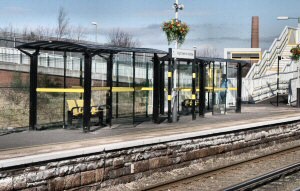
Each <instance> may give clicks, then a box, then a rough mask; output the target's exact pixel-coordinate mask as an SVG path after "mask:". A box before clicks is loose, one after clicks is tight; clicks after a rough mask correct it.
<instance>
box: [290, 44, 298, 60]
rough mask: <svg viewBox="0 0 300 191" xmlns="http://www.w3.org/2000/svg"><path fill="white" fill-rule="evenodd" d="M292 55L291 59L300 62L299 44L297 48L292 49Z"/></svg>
mask: <svg viewBox="0 0 300 191" xmlns="http://www.w3.org/2000/svg"><path fill="white" fill-rule="evenodd" d="M291 53H292V56H291V59H292V60H295V61H298V60H299V59H300V45H299V44H298V45H297V46H296V47H295V48H292V49H291Z"/></svg>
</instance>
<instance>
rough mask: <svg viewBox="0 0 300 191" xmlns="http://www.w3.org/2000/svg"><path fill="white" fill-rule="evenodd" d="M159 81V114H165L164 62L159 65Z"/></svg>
mask: <svg viewBox="0 0 300 191" xmlns="http://www.w3.org/2000/svg"><path fill="white" fill-rule="evenodd" d="M159 74H160V76H159V78H160V80H159V109H160V114H161V115H163V114H164V113H165V61H163V62H162V63H161V64H160V73H159Z"/></svg>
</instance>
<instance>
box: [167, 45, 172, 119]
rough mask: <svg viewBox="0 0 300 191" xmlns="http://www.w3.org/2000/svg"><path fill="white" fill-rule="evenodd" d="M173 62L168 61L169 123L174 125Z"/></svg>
mask: <svg viewBox="0 0 300 191" xmlns="http://www.w3.org/2000/svg"><path fill="white" fill-rule="evenodd" d="M171 52H172V51H171ZM171 63H172V60H171V58H170V59H169V60H168V122H169V123H172V67H171Z"/></svg>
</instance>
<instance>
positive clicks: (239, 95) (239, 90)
mask: <svg viewBox="0 0 300 191" xmlns="http://www.w3.org/2000/svg"><path fill="white" fill-rule="evenodd" d="M241 105H242V64H241V63H237V95H236V110H235V112H236V113H241Z"/></svg>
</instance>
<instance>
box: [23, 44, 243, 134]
mask: <svg viewBox="0 0 300 191" xmlns="http://www.w3.org/2000/svg"><path fill="white" fill-rule="evenodd" d="M17 48H18V49H19V50H20V51H22V52H23V53H24V54H26V55H27V56H29V58H30V82H29V83H30V91H29V92H30V96H29V97H30V99H29V128H30V129H31V130H35V129H37V128H39V127H40V126H44V125H47V124H56V125H58V126H60V125H61V126H63V127H74V126H75V127H82V128H83V130H84V131H85V132H87V131H90V127H91V126H102V125H109V126H111V125H112V124H114V123H116V124H117V123H122V124H124V123H130V124H132V123H133V124H135V123H140V122H142V121H145V120H152V121H153V122H154V123H161V122H162V121H168V122H172V115H173V112H174V111H175V110H174V105H176V112H177V113H178V115H179V116H186V115H187V116H188V115H191V116H192V119H196V113H199V116H202V117H204V115H205V113H206V112H212V113H213V114H225V113H226V112H228V111H231V110H233V111H236V112H240V111H241V84H242V83H241V79H242V78H241V68H242V65H243V64H244V63H243V61H236V60H230V59H219V58H202V57H194V58H192V59H180V58H178V59H174V58H172V56H171V54H170V53H168V52H165V51H161V50H155V49H147V48H122V47H112V46H104V45H95V44H84V43H74V42H63V41H37V42H31V43H25V44H22V45H19V46H17ZM41 52H47V54H48V53H49V55H51V53H52V54H56V55H57V54H60V55H61V58H60V59H59V60H57V59H56V60H54V61H53V59H52V60H51V59H49V56H48V58H43V57H41V56H39V55H40V53H41ZM47 59H49V62H48V60H47ZM43 60H44V61H43ZM52 62H53V63H52ZM175 62H176V65H177V78H176V81H175V80H174V64H175ZM41 63H46V65H49V66H50V65H51V64H52V65H53V64H54V65H57V63H59V64H58V65H60V66H62V67H61V68H57V67H53V68H51V70H49V68H48V69H47V74H46V72H45V70H46V68H45V66H43V65H42V64H41ZM49 66H48V67H49ZM49 72H50V73H51V74H49ZM174 83H176V88H175V89H174V88H173V86H174ZM172 91H173V92H174V91H176V92H177V95H178V99H177V104H174V101H173V102H172Z"/></svg>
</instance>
